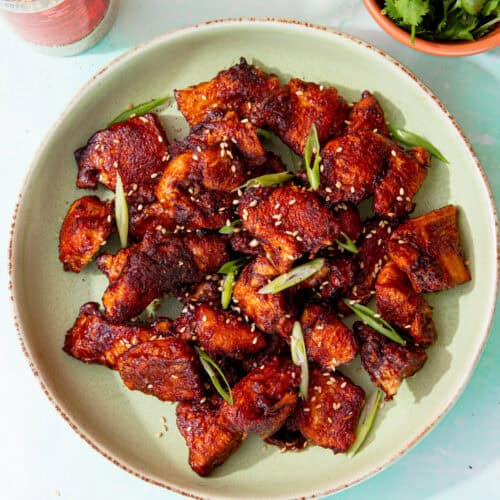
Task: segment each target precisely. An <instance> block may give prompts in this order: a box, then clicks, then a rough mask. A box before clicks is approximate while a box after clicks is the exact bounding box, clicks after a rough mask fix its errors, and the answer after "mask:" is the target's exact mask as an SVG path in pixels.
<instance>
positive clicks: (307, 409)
mask: <svg viewBox="0 0 500 500" xmlns="http://www.w3.org/2000/svg"><path fill="white" fill-rule="evenodd" d="M302 411H305V412H308V411H311V410H310V409H309V408H304V409H303V410H302Z"/></svg>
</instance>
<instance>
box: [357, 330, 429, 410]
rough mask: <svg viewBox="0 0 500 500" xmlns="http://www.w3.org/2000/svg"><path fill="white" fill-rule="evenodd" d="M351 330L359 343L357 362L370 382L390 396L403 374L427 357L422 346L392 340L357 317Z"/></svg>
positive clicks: (415, 367) (396, 388)
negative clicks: (401, 343) (359, 357)
mask: <svg viewBox="0 0 500 500" xmlns="http://www.w3.org/2000/svg"><path fill="white" fill-rule="evenodd" d="M353 328H354V333H355V334H356V336H357V337H358V339H359V341H360V343H361V351H360V353H361V363H362V364H363V367H364V369H365V370H366V371H367V372H368V375H370V378H371V380H372V383H373V385H375V386H376V387H379V388H380V389H382V390H383V391H384V392H385V395H386V396H385V399H386V400H388V401H389V400H391V399H392V398H393V397H394V396H395V394H396V393H397V392H398V389H399V386H400V385H401V382H402V381H403V379H405V378H406V377H411V376H412V375H414V374H415V373H417V372H418V371H419V370H420V368H422V366H423V365H424V363H425V361H426V360H427V354H426V353H425V351H424V349H422V348H421V347H417V346H412V345H406V346H402V345H399V344H396V342H393V341H392V340H389V339H388V338H387V337H384V336H383V335H381V334H380V333H378V332H376V331H375V330H374V329H373V328H370V327H369V326H367V325H365V324H363V323H362V322H361V321H357V322H356V323H354V326H353Z"/></svg>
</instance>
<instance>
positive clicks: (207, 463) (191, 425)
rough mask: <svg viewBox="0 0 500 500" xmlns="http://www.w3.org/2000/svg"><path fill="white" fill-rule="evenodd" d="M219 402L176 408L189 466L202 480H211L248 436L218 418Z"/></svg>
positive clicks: (186, 404) (213, 401) (181, 404)
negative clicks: (211, 473)
mask: <svg viewBox="0 0 500 500" xmlns="http://www.w3.org/2000/svg"><path fill="white" fill-rule="evenodd" d="M219 401H221V400H220V398H217V399H216V398H215V397H214V398H212V399H210V400H208V401H207V402H206V403H203V404H200V403H190V402H182V403H179V404H178V405H177V409H176V415H177V427H178V428H179V431H180V433H181V434H182V437H183V438H184V439H185V441H186V444H187V447H188V448H189V465H190V467H191V469H193V470H194V471H195V472H196V473H197V474H198V475H200V476H208V474H210V472H211V471H212V470H213V469H214V468H215V467H217V466H218V465H221V464H223V463H224V462H225V461H226V460H227V459H228V458H229V456H230V455H231V454H232V453H233V452H235V451H236V450H237V449H238V448H239V446H240V444H241V442H242V441H243V439H245V437H246V435H245V434H244V433H242V432H238V431H230V430H228V429H227V428H226V427H225V426H224V424H223V423H222V422H221V419H220V418H219V407H220V402H219Z"/></svg>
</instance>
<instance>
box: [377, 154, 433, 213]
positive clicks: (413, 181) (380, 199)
mask: <svg viewBox="0 0 500 500" xmlns="http://www.w3.org/2000/svg"><path fill="white" fill-rule="evenodd" d="M430 159H431V157H430V153H428V152H427V151H426V150H425V149H424V148H422V147H418V148H412V149H410V150H408V151H404V150H403V149H401V148H400V147H398V146H396V145H393V147H392V149H391V155H390V156H389V166H388V169H387V172H386V174H385V176H384V178H383V179H382V181H381V182H380V183H379V184H378V185H377V186H376V188H375V193H374V196H373V211H374V212H375V214H376V215H378V216H380V217H386V218H389V219H394V218H395V219H398V218H401V217H405V216H406V215H407V214H409V213H410V212H412V211H413V209H414V208H415V203H414V202H413V201H412V200H413V197H414V196H415V195H416V194H417V192H418V190H419V189H420V186H421V185H422V183H423V182H424V180H425V177H426V176H427V167H428V166H430ZM421 160H423V162H422V163H421Z"/></svg>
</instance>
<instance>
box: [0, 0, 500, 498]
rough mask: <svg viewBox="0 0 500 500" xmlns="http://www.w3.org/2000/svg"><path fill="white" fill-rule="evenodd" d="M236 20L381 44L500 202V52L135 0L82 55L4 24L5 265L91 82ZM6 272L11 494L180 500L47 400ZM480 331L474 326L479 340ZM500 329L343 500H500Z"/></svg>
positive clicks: (3, 366)
mask: <svg viewBox="0 0 500 500" xmlns="http://www.w3.org/2000/svg"><path fill="white" fill-rule="evenodd" d="M231 16H275V17H289V18H296V19H302V20H307V21H310V22H314V23H318V24H324V25H328V26H331V27H335V28H338V29H341V30H344V31H346V32H349V33H353V34H355V35H357V36H359V37H360V38H363V39H365V40H367V41H370V42H372V43H374V44H375V45H377V46H378V47H380V48H382V49H384V50H386V51H387V52H389V53H390V54H391V55H393V56H394V57H396V58H397V59H399V60H400V61H401V62H402V63H403V64H405V65H406V66H408V67H409V68H410V69H411V70H412V71H414V72H415V73H416V75H417V76H418V77H420V78H421V79H422V80H423V81H424V82H425V83H426V84H427V85H428V86H429V87H430V88H431V89H432V90H433V91H434V92H435V93H436V94H437V95H438V96H439V97H440V98H441V99H442V101H443V102H444V104H445V105H446V106H447V107H448V109H449V110H450V112H451V113H452V114H453V115H454V116H455V117H456V118H457V120H458V122H459V123H460V125H461V126H462V127H463V129H464V131H465V133H466V135H467V136H468V137H469V138H470V139H471V141H472V143H473V145H474V148H475V150H476V152H477V153H478V155H479V158H480V160H481V162H482V164H483V165H484V167H485V169H486V171H487V174H488V176H489V179H490V183H491V185H492V187H493V190H494V192H495V197H496V202H497V205H498V202H499V200H500V147H499V137H500V115H499V109H500V49H496V50H494V51H491V52H489V53H488V54H483V55H478V56H474V57H469V58H458V59H444V58H435V57H431V56H427V55H423V54H419V53H417V52H414V51H412V50H411V49H408V48H406V47H403V46H401V45H399V44H398V43H397V42H395V41H393V40H392V39H390V38H389V37H388V36H387V35H385V33H383V32H382V31H381V30H380V29H379V28H378V26H377V25H376V24H375V23H374V22H373V21H372V20H371V18H370V17H369V16H368V14H367V13H366V11H365V10H364V7H363V6H362V4H361V2H360V1H351V0H301V1H290V0H289V1H278V0H252V1H245V2H243V1H234V0H233V1H229V0H224V1H221V0H212V1H204V0H203V1H197V0H182V1H181V0H170V1H166V0H164V1H162V0H143V1H138V0H126V1H125V0H124V1H122V6H121V10H120V13H119V17H118V20H117V22H116V24H115V26H114V27H113V29H112V31H111V32H110V34H109V35H108V36H107V37H106V38H105V39H104V40H103V41H101V42H100V43H99V44H98V45H97V46H96V47H94V48H93V49H92V50H90V51H89V52H87V53H85V54H82V55H80V56H78V57H73V58H67V59H58V58H50V57H47V56H43V55H40V54H37V53H36V52H33V51H32V50H31V49H30V48H28V47H26V46H24V45H23V44H22V43H21V42H20V41H19V40H18V39H17V38H15V37H14V36H13V35H12V34H11V33H10V32H9V31H8V30H7V28H6V27H5V26H4V25H3V24H0V47H1V51H0V111H1V117H0V151H1V156H0V158H1V162H2V166H1V169H2V178H1V179H2V180H1V182H0V199H1V203H2V208H3V210H2V211H1V213H0V222H1V224H2V227H1V232H0V238H1V241H0V250H1V251H2V253H1V254H0V257H1V261H2V262H6V249H7V240H8V231H9V225H10V217H11V213H12V210H13V208H14V205H15V201H16V198H17V195H16V193H17V191H18V190H19V189H20V186H21V182H22V178H23V176H24V173H25V172H26V169H27V167H28V165H29V162H30V160H31V158H32V156H33V154H34V151H35V149H36V147H37V145H38V144H39V143H40V141H41V140H42V138H43V136H44V135H45V133H46V131H47V130H48V128H49V127H50V126H51V124H52V123H53V122H54V121H55V119H56V117H57V116H58V114H59V113H60V111H62V109H63V108H64V107H65V105H66V103H67V102H68V100H69V99H70V98H71V97H72V96H73V95H74V94H75V93H76V91H77V90H78V88H79V87H80V86H81V85H82V84H83V82H84V81H86V80H87V79H88V78H89V77H90V76H92V74H94V73H95V72H96V71H97V70H98V69H99V68H101V67H102V66H103V65H104V64H106V63H107V62H108V61H109V60H111V59H112V58H114V57H115V56H117V55H118V54H120V53H122V52H123V51H124V50H126V49H128V48H130V47H132V46H134V45H136V44H138V43H140V42H143V41H145V40H147V39H149V38H151V37H153V36H155V35H157V34H160V33H163V32H165V31H171V30H173V29H176V28H179V27H182V26H186V25H189V24H193V23H195V22H199V21H204V20H208V19H213V18H221V17H231ZM167 69H168V67H167ZM450 168H460V165H453V166H451V167H450ZM34 244H35V242H34ZM5 267H6V266H5V265H4V266H2V268H1V271H0V272H1V278H2V287H1V292H0V293H2V296H1V299H2V300H1V302H0V306H1V313H2V315H1V317H2V318H3V322H4V325H3V326H4V328H3V332H2V344H1V347H0V373H1V383H0V400H1V401H2V404H1V406H0V442H1V446H0V498H5V499H8V500H10V499H37V500H38V499H54V498H59V497H61V498H67V499H72V500H73V499H75V500H77V499H81V500H83V499H90V498H92V499H96V500H100V499H105V498H120V499H121V500H129V499H144V498H147V499H148V500H157V499H173V498H179V497H178V496H177V495H175V494H173V493H170V492H168V491H166V490H162V489H160V488H157V487H155V486H151V485H149V484H146V483H144V482H142V481H141V480H139V479H137V478H135V477H132V476H130V475H128V474H127V473H125V472H123V471H122V470H121V469H118V468H117V467H115V466H114V465H112V464H111V463H110V462H108V461H107V460H106V459H104V458H103V457H101V456H100V455H99V454H97V453H96V452H95V451H93V450H92V449H91V448H90V447H89V446H87V445H86V444H85V443H84V442H83V441H81V440H80V438H78V437H77V436H76V434H74V433H73V431H71V429H70V428H69V427H68V426H67V424H66V423H65V422H64V421H63V420H62V418H61V417H60V416H59V415H58V414H57V413H56V411H55V410H54V409H53V408H52V406H51V405H50V403H49V402H48V401H47V400H46V399H45V397H44V396H43V394H42V392H41V391H40V389H39V387H38V384H37V382H36V380H35V379H34V377H33V376H32V374H31V371H30V369H29V368H28V364H27V362H26V360H25V358H24V356H23V355H22V353H21V351H20V347H19V344H18V341H17V339H16V334H15V329H14V326H13V324H12V321H11V320H10V305H9V304H8V294H7V288H6V282H7V276H6V269H5ZM476 333H477V332H474V331H471V332H470V335H475V334H476ZM499 333H500V318H499V314H497V315H496V317H495V322H494V324H493V328H492V332H491V335H490V338H489V341H488V344H487V346H486V349H485V351H484V354H483V356H482V358H481V360H480V362H479V364H478V366H477V369H476V371H475V373H474V375H473V377H472V379H471V381H470V383H469V384H468V386H467V388H466V389H465V392H464V394H463V395H462V397H461V398H460V399H459V401H458V403H457V404H456V406H455V407H454V408H453V409H452V410H451V411H450V413H449V414H448V415H447V416H446V417H445V418H444V419H443V421H442V422H441V423H440V424H439V425H438V427H437V428H436V429H435V430H434V431H433V432H432V433H431V434H430V435H429V436H427V437H426V438H425V439H424V440H423V441H422V442H421V443H420V444H419V445H417V446H416V447H415V448H414V449H413V450H412V451H410V452H409V453H408V454H407V455H406V456H405V457H404V458H402V459H401V460H400V461H399V462H397V463H396V464H395V465H393V466H392V467H390V468H389V469H387V470H385V471H384V472H382V473H380V474H379V475H377V476H376V477H374V478H372V479H370V480H368V481H366V482H365V483H363V484H361V485H358V486H356V487H354V488H352V489H350V490H347V491H345V492H342V493H340V494H338V495H336V496H335V499H336V500H347V499H349V500H361V499H366V498H372V499H379V498H380V499H381V498H405V499H406V500H416V499H424V498H425V499H431V498H433V499H441V500H448V499H449V500H457V499H469V498H477V499H482V498H488V499H494V498H500V490H499V487H498V478H499V476H500V450H499V445H500V383H499V382H500V377H499V370H498V360H499V359H500V338H499ZM389 424H390V422H389Z"/></svg>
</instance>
